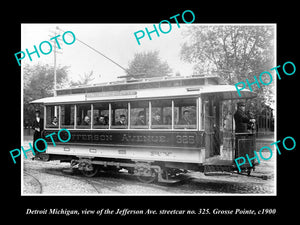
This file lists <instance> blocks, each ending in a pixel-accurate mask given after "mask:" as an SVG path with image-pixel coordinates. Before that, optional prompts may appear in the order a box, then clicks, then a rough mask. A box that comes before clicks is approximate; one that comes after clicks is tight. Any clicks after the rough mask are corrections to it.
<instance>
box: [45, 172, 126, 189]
mask: <svg viewBox="0 0 300 225" xmlns="http://www.w3.org/2000/svg"><path fill="white" fill-rule="evenodd" d="M45 173H47V174H50V175H55V176H61V177H67V178H70V179H74V180H79V181H85V182H86V183H88V184H89V185H90V186H92V187H93V188H94V189H95V190H96V192H97V193H98V194H106V193H109V192H111V194H115V193H118V194H125V192H123V191H120V190H119V189H117V188H114V187H111V186H109V185H106V184H103V183H101V182H99V181H96V180H94V179H93V178H85V177H83V176H80V175H76V174H75V175H69V174H65V173H63V172H62V171H60V172H56V171H45ZM104 190H105V191H104Z"/></svg>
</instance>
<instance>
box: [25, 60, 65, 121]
mask: <svg viewBox="0 0 300 225" xmlns="http://www.w3.org/2000/svg"><path fill="white" fill-rule="evenodd" d="M23 71H24V72H23V78H24V79H23V80H24V86H23V94H24V95H23V113H24V114H23V115H24V121H26V122H25V123H30V121H32V120H33V119H34V111H35V107H36V106H34V105H33V104H30V102H31V101H33V100H35V99H39V98H45V97H49V96H53V94H54V68H53V67H52V66H49V65H48V64H46V65H40V64H38V65H33V66H30V65H28V64H26V65H25V66H24V70H23ZM67 74H68V67H67V66H63V67H58V68H57V69H56V77H57V79H56V81H57V88H60V87H62V86H63V85H65V84H66V83H67V81H68V76H67ZM41 110H42V109H41Z"/></svg>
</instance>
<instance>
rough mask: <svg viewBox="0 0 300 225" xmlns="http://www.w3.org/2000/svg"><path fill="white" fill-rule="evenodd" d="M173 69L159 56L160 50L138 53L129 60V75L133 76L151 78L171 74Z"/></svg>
mask: <svg viewBox="0 0 300 225" xmlns="http://www.w3.org/2000/svg"><path fill="white" fill-rule="evenodd" d="M171 72H172V69H171V68H170V67H169V65H168V64H167V62H163V61H162V60H161V59H160V58H159V52H158V51H148V52H142V53H136V54H135V55H134V58H133V60H132V61H130V62H129V68H128V69H127V76H128V77H131V78H151V77H163V76H169V75H170V73H171Z"/></svg>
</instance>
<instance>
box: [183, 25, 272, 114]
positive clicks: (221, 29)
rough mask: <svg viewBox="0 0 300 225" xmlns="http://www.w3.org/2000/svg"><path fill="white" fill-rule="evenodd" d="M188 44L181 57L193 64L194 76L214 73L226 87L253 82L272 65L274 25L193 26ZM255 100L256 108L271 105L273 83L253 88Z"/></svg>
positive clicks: (184, 47)
mask: <svg viewBox="0 0 300 225" xmlns="http://www.w3.org/2000/svg"><path fill="white" fill-rule="evenodd" d="M187 35H188V36H189V41H188V42H186V43H184V44H183V46H182V48H181V58H182V59H183V60H184V61H187V62H190V63H194V64H195V67H194V70H195V73H198V74H199V73H200V74H216V75H217V76H220V77H222V78H223V79H224V80H225V81H227V83H228V84H235V83H237V82H240V81H243V82H246V79H249V82H253V81H254V78H253V76H256V77H257V78H259V75H260V74H261V73H262V72H263V71H270V69H271V68H273V67H274V66H275V65H274V61H275V60H274V57H275V53H274V29H273V26H269V25H263V26H250V25H232V26H231V25H211V26H207V25H204V26H192V27H191V28H190V29H189V30H188V33H187ZM252 88H253V90H254V91H255V92H257V93H258V98H257V99H256V100H254V101H252V105H253V104H254V105H255V106H256V107H257V109H258V108H259V107H260V106H262V105H264V104H267V105H272V104H273V103H274V99H273V95H274V93H273V92H272V90H273V89H274V82H273V83H272V84H271V85H269V86H262V88H260V89H258V88H257V86H256V85H252Z"/></svg>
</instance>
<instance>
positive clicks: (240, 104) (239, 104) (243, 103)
mask: <svg viewBox="0 0 300 225" xmlns="http://www.w3.org/2000/svg"><path fill="white" fill-rule="evenodd" d="M237 105H238V106H246V104H245V102H238V103H237Z"/></svg>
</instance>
